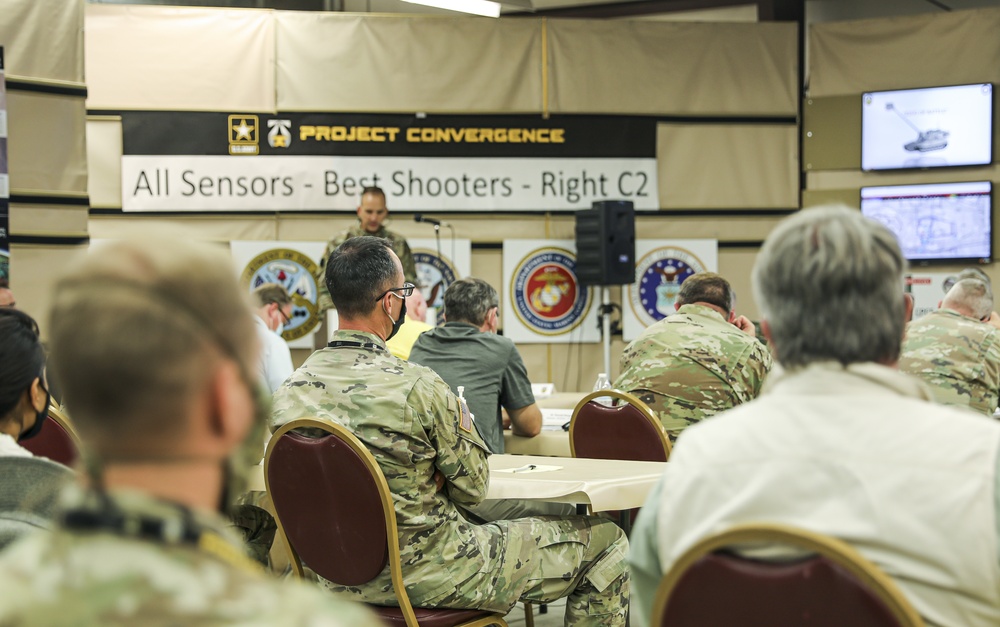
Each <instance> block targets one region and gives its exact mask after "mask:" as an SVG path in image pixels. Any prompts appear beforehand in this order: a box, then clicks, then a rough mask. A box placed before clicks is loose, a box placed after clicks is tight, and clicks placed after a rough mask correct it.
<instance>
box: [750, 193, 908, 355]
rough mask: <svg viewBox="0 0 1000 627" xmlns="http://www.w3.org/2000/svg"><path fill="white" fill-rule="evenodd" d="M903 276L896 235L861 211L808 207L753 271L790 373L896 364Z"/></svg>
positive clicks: (771, 242) (788, 222)
mask: <svg viewBox="0 0 1000 627" xmlns="http://www.w3.org/2000/svg"><path fill="white" fill-rule="evenodd" d="M905 270H906V260H905V259H904V258H903V253H902V252H901V251H900V248H899V244H898V243H897V241H896V238H895V236H894V235H893V234H892V232H890V231H889V230H888V229H887V228H885V227H884V226H882V225H881V224H879V223H878V222H875V221H874V220H870V219H868V218H865V217H863V216H862V215H861V213H859V212H858V211H857V210H856V209H855V210H852V209H848V208H847V207H839V206H838V207H821V208H816V209H806V210H803V211H800V212H798V213H797V214H795V215H793V216H791V217H789V218H786V219H785V220H783V221H782V222H781V223H780V224H778V226H777V227H776V228H775V229H774V231H772V233H771V235H770V236H768V238H767V241H765V242H764V246H763V248H761V251H760V254H759V255H758V256H757V263H756V264H755V265H754V268H753V291H754V296H755V298H756V299H757V305H758V307H760V310H761V313H762V314H763V318H764V319H765V320H766V321H767V323H768V326H769V327H770V332H771V339H772V340H773V341H774V346H775V351H776V353H777V357H778V360H779V361H780V362H781V363H782V365H783V366H785V367H786V368H796V367H801V366H806V365H808V364H810V363H812V362H817V361H838V362H840V363H841V364H844V365H847V364H851V363H858V362H868V361H881V362H892V361H895V360H897V359H898V358H899V350H900V345H901V343H902V338H903V328H904V325H905V320H904V316H905V306H904V298H903V287H902V286H903V273H904V272H905Z"/></svg>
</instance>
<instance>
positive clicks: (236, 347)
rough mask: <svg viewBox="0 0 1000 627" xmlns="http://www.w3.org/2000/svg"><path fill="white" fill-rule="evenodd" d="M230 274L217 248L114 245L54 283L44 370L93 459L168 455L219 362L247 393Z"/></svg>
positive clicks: (245, 353)
mask: <svg viewBox="0 0 1000 627" xmlns="http://www.w3.org/2000/svg"><path fill="white" fill-rule="evenodd" d="M234 272H235V271H234V270H233V266H232V261H231V259H230V258H229V255H228V254H227V253H226V252H225V251H224V250H223V249H222V248H221V247H217V246H212V245H210V244H206V243H202V242H196V241H191V240H155V241H121V242H114V243H109V244H105V245H103V246H100V247H97V248H95V249H94V250H92V251H91V252H90V253H88V254H86V255H85V256H84V257H83V258H82V259H81V260H80V261H79V262H78V263H76V264H73V265H71V266H70V269H69V271H68V272H67V273H66V274H65V275H63V277H62V278H61V280H59V282H58V283H57V284H56V289H55V297H54V301H53V305H52V311H51V314H50V323H49V337H50V341H51V349H52V357H51V359H50V362H49V367H50V368H51V370H52V371H53V374H54V376H55V379H56V380H57V381H59V383H60V386H61V387H62V391H63V396H64V400H65V401H66V406H67V407H68V408H69V411H70V412H71V413H72V416H73V421H74V422H75V423H76V425H77V427H78V428H79V430H80V433H81V435H82V436H83V439H84V441H86V442H87V444H88V446H90V447H92V448H93V449H94V450H95V451H96V452H97V453H98V454H99V455H101V456H105V457H106V456H112V457H113V456H114V455H118V454H128V453H129V452H130V451H132V450H135V449H136V447H139V448H142V447H147V446H150V445H155V446H157V447H160V448H163V449H166V448H169V447H170V446H171V444H172V442H173V439H172V438H174V437H177V436H180V435H183V434H184V433H185V429H186V425H185V424H184V422H183V421H182V420H179V418H180V417H183V416H184V415H185V412H187V411H188V410H189V404H190V403H191V400H192V399H193V398H195V396H196V395H197V394H199V393H200V392H201V391H202V390H204V389H205V387H206V386H208V385H209V384H210V375H211V372H212V371H213V370H214V369H215V368H217V367H218V366H217V364H219V363H220V361H221V360H232V361H233V362H235V363H236V365H237V366H238V368H239V369H240V371H241V373H242V374H243V376H244V378H245V379H246V381H247V384H248V385H254V383H255V382H254V381H253V380H251V379H250V373H252V372H253V371H254V370H253V369H254V364H255V363H256V360H257V352H258V348H257V341H256V335H255V334H254V322H253V318H252V313H251V310H250V306H249V298H248V295H247V294H246V292H245V291H244V290H243V289H241V288H240V287H239V284H238V282H237V281H236V278H235V274H234Z"/></svg>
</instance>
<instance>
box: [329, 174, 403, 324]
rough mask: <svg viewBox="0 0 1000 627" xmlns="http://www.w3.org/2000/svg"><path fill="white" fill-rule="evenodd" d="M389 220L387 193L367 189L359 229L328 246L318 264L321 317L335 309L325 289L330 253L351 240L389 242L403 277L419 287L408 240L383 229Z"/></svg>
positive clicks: (362, 194)
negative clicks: (370, 237) (384, 223)
mask: <svg viewBox="0 0 1000 627" xmlns="http://www.w3.org/2000/svg"><path fill="white" fill-rule="evenodd" d="M387 217H389V209H388V208H387V207H386V204H385V192H383V191H382V189H381V188H380V187H366V188H365V189H364V191H363V192H361V204H360V205H358V221H359V223H358V225H357V226H354V227H351V228H349V229H347V230H346V231H344V232H343V233H340V234H339V235H337V237H335V238H333V239H332V240H330V241H329V242H327V243H326V250H324V251H323V257H321V258H320V260H319V266H318V269H317V270H316V285H318V286H319V300H318V302H317V307H318V308H319V311H320V313H322V312H324V311H326V310H327V309H330V308H331V307H333V301H331V300H330V291H329V290H328V289H326V278H325V274H326V262H327V260H328V259H329V258H330V253H332V252H333V251H334V249H335V248H337V246H340V245H341V244H343V243H344V242H346V241H347V240H349V239H351V238H352V237H361V236H363V235H372V236H374V237H381V238H384V239H387V240H389V243H390V245H391V246H392V251H393V252H394V253H396V256H397V257H399V261H400V262H401V263H402V264H403V276H404V277H405V278H406V280H407V281H409V282H410V283H413V284H414V285H416V284H417V265H416V263H414V261H413V252H412V251H410V245H409V244H407V243H406V238H405V237H403V236H402V235H400V234H399V233H394V232H392V231H390V230H389V229H387V228H385V227H384V226H383V225H382V222H384V221H385V219H386V218H387Z"/></svg>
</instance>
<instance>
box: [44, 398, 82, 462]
mask: <svg viewBox="0 0 1000 627" xmlns="http://www.w3.org/2000/svg"><path fill="white" fill-rule="evenodd" d="M48 416H49V418H51V419H52V421H53V422H54V423H56V424H57V425H59V426H60V427H62V428H63V429H64V430H65V431H66V433H68V434H69V437H70V439H71V440H73V444H74V445H75V446H76V450H77V451H79V450H80V445H81V442H80V434H78V433H77V432H76V427H74V426H73V421H72V420H70V418H69V416H68V415H67V414H66V412H64V411H63V410H62V408H61V407H59V406H58V405H56V404H55V403H54V402H50V403H49V411H48Z"/></svg>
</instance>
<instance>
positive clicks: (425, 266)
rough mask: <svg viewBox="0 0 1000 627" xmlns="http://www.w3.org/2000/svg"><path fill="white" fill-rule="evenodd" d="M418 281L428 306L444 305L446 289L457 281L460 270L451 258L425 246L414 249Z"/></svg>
mask: <svg viewBox="0 0 1000 627" xmlns="http://www.w3.org/2000/svg"><path fill="white" fill-rule="evenodd" d="M413 261H414V263H415V264H416V266H417V281H418V282H419V283H420V291H421V292H423V294H424V300H426V301H427V306H428V307H439V308H440V307H444V291H445V290H446V289H448V286H449V285H451V284H452V283H454V282H455V279H456V278H457V277H458V272H457V271H456V270H455V266H454V265H453V264H452V263H451V261H450V260H448V259H446V258H445V257H443V256H442V257H439V256H438V254H437V253H436V252H435V251H432V250H427V249H424V248H417V249H414V250H413Z"/></svg>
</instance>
